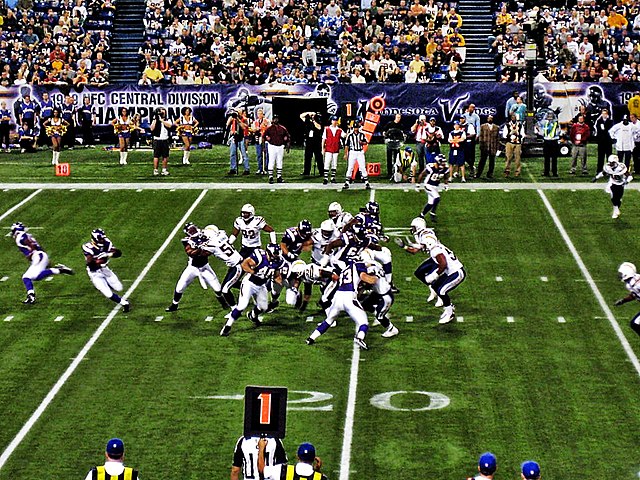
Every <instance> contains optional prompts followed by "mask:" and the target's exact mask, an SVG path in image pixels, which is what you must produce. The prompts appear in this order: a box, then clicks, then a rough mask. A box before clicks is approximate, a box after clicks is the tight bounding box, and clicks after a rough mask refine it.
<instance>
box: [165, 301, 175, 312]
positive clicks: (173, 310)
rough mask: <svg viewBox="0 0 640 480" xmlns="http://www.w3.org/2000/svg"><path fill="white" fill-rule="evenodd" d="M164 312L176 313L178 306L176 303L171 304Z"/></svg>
mask: <svg viewBox="0 0 640 480" xmlns="http://www.w3.org/2000/svg"><path fill="white" fill-rule="evenodd" d="M164 311H165V312H177V311H178V304H177V303H172V304H171V305H169V306H168V307H167V308H165V309H164Z"/></svg>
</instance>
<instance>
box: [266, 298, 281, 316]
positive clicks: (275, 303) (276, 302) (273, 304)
mask: <svg viewBox="0 0 640 480" xmlns="http://www.w3.org/2000/svg"><path fill="white" fill-rule="evenodd" d="M279 306H280V301H279V300H274V301H272V302H269V305H267V311H266V312H265V313H271V312H273V311H274V310H275V309H276V308H278V307H279Z"/></svg>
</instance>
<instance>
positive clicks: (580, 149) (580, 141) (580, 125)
mask: <svg viewBox="0 0 640 480" xmlns="http://www.w3.org/2000/svg"><path fill="white" fill-rule="evenodd" d="M584 119H585V117H584V115H579V116H578V122H577V123H574V124H573V125H572V126H571V129H570V130H569V137H570V138H571V143H572V144H573V147H572V148H571V169H570V170H569V173H570V174H571V175H575V173H576V162H577V160H578V157H580V159H581V161H582V174H583V175H588V173H589V171H588V169H587V141H588V140H589V137H590V136H591V129H590V128H589V125H587V124H586V123H584Z"/></svg>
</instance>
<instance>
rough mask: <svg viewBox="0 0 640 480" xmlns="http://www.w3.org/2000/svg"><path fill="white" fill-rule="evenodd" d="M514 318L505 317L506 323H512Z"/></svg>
mask: <svg viewBox="0 0 640 480" xmlns="http://www.w3.org/2000/svg"><path fill="white" fill-rule="evenodd" d="M514 322H515V320H514V318H513V317H507V323H514Z"/></svg>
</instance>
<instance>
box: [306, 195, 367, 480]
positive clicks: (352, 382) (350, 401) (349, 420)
mask: <svg viewBox="0 0 640 480" xmlns="http://www.w3.org/2000/svg"><path fill="white" fill-rule="evenodd" d="M375 198H376V191H375V190H371V194H370V195H369V201H371V202H373V201H374V200H375ZM307 320H308V319H307ZM359 368H360V347H358V346H357V345H355V344H354V345H353V355H352V356H351V374H350V375H349V396H348V397H347V412H346V413H345V418H344V436H343V437H342V455H341V456H340V480H349V474H350V473H351V442H352V440H353V421H354V418H355V415H356V393H357V391H358V370H359Z"/></svg>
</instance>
